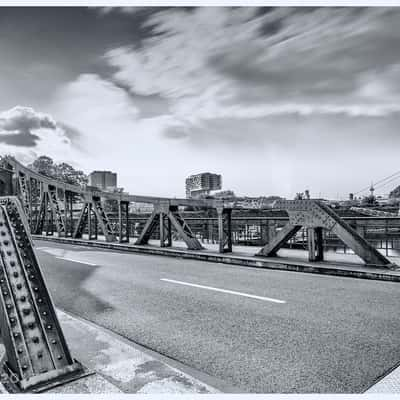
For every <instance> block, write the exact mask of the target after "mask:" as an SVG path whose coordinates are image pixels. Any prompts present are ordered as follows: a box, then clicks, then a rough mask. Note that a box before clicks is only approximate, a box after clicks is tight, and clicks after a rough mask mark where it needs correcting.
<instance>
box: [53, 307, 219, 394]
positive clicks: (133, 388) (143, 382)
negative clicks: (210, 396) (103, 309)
mask: <svg viewBox="0 0 400 400" xmlns="http://www.w3.org/2000/svg"><path fill="white" fill-rule="evenodd" d="M58 316H59V320H60V323H61V326H62V328H63V330H64V334H65V336H66V339H67V342H68V344H69V347H70V349H71V352H72V354H74V356H75V357H76V358H78V359H79V360H80V362H81V363H82V364H84V365H85V366H86V367H87V368H89V369H90V370H92V371H94V372H96V374H97V375H96V376H91V377H88V378H86V379H85V380H84V381H80V380H79V381H75V382H73V383H71V384H69V385H68V387H64V388H61V389H59V388H54V389H53V390H52V391H51V392H54V393H118V392H124V393H142V394H152V393H154V394H156V393H157V394H160V393H218V391H217V390H216V389H214V388H213V387H211V386H209V385H207V384H205V383H203V382H200V381H199V380H198V379H195V378H193V377H191V376H189V375H188V374H186V373H183V372H181V371H179V370H178V369H176V368H173V367H171V366H169V365H167V364H166V363H165V362H162V361H160V360H156V359H155V358H153V357H152V356H150V355H149V354H145V353H144V352H142V351H140V350H139V349H137V348H135V346H134V345H133V344H128V342H127V341H126V340H122V339H119V338H118V336H117V335H115V334H111V333H109V332H107V331H106V330H105V329H103V328H100V327H98V326H96V325H94V324H92V323H89V322H87V321H84V320H82V319H80V318H77V317H74V316H71V315H69V314H67V313H65V312H63V311H61V310H58ZM102 378H103V379H102ZM76 390H77V391H76Z"/></svg>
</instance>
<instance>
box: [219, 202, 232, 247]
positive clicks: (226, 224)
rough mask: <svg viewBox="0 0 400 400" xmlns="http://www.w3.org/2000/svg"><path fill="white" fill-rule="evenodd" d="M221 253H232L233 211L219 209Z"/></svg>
mask: <svg viewBox="0 0 400 400" xmlns="http://www.w3.org/2000/svg"><path fill="white" fill-rule="evenodd" d="M217 214H218V242H219V252H220V253H231V252H232V209H230V208H224V207H217Z"/></svg>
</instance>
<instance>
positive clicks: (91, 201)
mask: <svg viewBox="0 0 400 400" xmlns="http://www.w3.org/2000/svg"><path fill="white" fill-rule="evenodd" d="M83 200H84V201H83V206H82V209H81V212H80V215H79V218H78V222H77V224H76V227H75V230H74V233H73V238H74V239H79V238H81V237H82V235H83V232H84V229H85V227H86V226H87V229H88V234H89V240H93V239H97V232H98V229H97V226H98V225H99V226H100V229H101V230H102V232H103V234H104V236H105V238H106V241H107V242H113V241H115V234H114V231H113V228H112V227H111V224H110V221H109V220H108V217H107V214H106V213H105V211H104V208H103V206H102V204H101V199H100V197H97V196H85V197H84V199H83Z"/></svg>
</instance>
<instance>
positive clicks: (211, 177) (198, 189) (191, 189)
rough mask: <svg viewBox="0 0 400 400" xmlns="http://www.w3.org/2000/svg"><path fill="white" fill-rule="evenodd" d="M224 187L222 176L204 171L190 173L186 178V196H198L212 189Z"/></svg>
mask: <svg viewBox="0 0 400 400" xmlns="http://www.w3.org/2000/svg"><path fill="white" fill-rule="evenodd" d="M221 187H222V176H221V175H218V174H212V173H210V172H203V173H201V174H196V175H190V176H188V177H187V178H186V198H188V199H189V198H196V197H199V196H203V195H207V194H209V193H210V191H211V190H219V189H221Z"/></svg>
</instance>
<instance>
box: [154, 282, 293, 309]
mask: <svg viewBox="0 0 400 400" xmlns="http://www.w3.org/2000/svg"><path fill="white" fill-rule="evenodd" d="M160 280H161V281H165V282H171V283H177V284H179V285H186V286H193V287H196V288H200V289H207V290H213V291H215V292H222V293H229V294H235V295H236V296H243V297H250V298H251V299H257V300H263V301H270V302H272V303H278V304H285V303H286V301H284V300H279V299H273V298H271V297H263V296H256V295H254V294H248V293H242V292H235V291H234V290H226V289H220V288H215V287H212V286H203V285H196V284H195V283H188V282H182V281H175V280H174V279H164V278H163V279H160Z"/></svg>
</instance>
